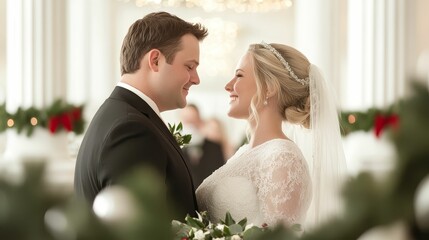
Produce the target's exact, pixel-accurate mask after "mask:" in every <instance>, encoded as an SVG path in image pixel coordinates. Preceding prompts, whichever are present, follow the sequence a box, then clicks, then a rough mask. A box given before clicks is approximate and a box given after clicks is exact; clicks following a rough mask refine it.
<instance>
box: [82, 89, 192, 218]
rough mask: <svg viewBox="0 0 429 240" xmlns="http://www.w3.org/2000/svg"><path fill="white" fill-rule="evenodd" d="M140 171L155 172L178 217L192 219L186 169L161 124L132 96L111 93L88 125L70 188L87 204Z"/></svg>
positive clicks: (137, 98)
mask: <svg viewBox="0 0 429 240" xmlns="http://www.w3.org/2000/svg"><path fill="white" fill-rule="evenodd" d="M141 165H143V166H144V165H149V166H152V167H153V168H155V169H156V170H157V171H158V173H159V174H160V175H161V177H162V179H164V182H165V184H166V189H167V196H168V199H167V200H168V201H170V202H172V203H173V204H175V205H174V207H176V209H177V211H176V214H180V215H179V216H177V217H180V218H183V217H185V215H186V214H187V213H189V214H190V215H192V216H195V211H196V210H197V209H198V208H197V202H196V199H195V193H194V192H195V191H194V187H193V183H192V177H191V174H190V172H189V168H188V166H187V164H186V162H185V160H184V158H183V156H182V151H181V149H180V147H179V146H178V144H177V142H176V141H175V139H174V137H173V136H172V134H171V133H170V132H169V130H168V128H167V126H166V125H165V123H164V122H163V121H162V120H161V119H160V117H159V116H158V115H157V114H156V113H155V112H154V111H153V109H152V108H151V107H150V106H149V105H148V104H147V103H146V102H145V101H143V100H142V99H141V98H140V97H139V96H137V95H136V94H134V93H133V92H131V91H129V90H127V89H124V88H122V87H116V88H115V89H114V91H113V92H112V94H111V95H110V97H109V98H108V99H107V100H106V101H105V102H104V103H103V105H102V106H101V107H100V109H99V110H98V111H97V113H96V114H95V116H94V118H93V120H92V121H91V124H90V125H89V127H88V129H87V131H86V133H85V137H84V139H83V141H82V144H81V146H80V149H79V153H78V156H77V161H76V169H75V178H74V187H75V191H76V193H77V194H78V195H79V196H82V197H84V198H86V199H87V200H88V201H89V202H90V203H91V204H92V202H93V201H94V198H95V197H96V195H97V193H98V192H100V191H101V190H102V189H103V188H105V187H107V186H109V185H111V184H115V183H116V182H117V181H118V179H120V177H121V176H123V175H124V174H126V173H127V172H129V171H130V170H133V169H135V168H136V167H138V166H141Z"/></svg>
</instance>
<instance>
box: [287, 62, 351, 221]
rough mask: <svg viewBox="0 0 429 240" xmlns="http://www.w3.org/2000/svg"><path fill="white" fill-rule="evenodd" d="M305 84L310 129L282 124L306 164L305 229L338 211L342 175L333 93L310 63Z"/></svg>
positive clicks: (344, 171)
mask: <svg viewBox="0 0 429 240" xmlns="http://www.w3.org/2000/svg"><path fill="white" fill-rule="evenodd" d="M309 87H310V104H311V105H310V109H311V110H310V118H311V124H310V129H305V128H303V127H301V126H298V125H292V124H288V123H285V125H284V127H283V129H284V131H285V133H286V134H287V136H288V137H290V138H291V139H292V140H293V141H294V142H295V143H296V144H297V145H298V147H299V148H300V149H301V151H302V153H303V155H304V157H305V158H306V160H307V163H308V165H309V167H310V174H311V177H312V192H313V199H312V201H311V205H310V208H309V210H308V213H307V220H306V223H305V228H311V227H312V226H317V225H318V224H320V223H322V222H324V221H325V220H327V219H329V218H330V217H332V216H334V215H337V214H339V213H340V211H341V209H342V200H341V195H340V190H341V186H342V184H343V183H344V180H345V176H346V161H345V156H344V151H343V146H342V141H341V133H340V125H339V119H338V113H337V105H336V101H335V97H334V93H333V91H332V88H330V87H329V86H328V84H327V82H326V81H325V79H324V78H323V76H322V74H321V73H320V71H319V69H318V67H316V66H315V65H313V64H312V65H311V66H310V83H309Z"/></svg>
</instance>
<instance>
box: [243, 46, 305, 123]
mask: <svg viewBox="0 0 429 240" xmlns="http://www.w3.org/2000/svg"><path fill="white" fill-rule="evenodd" d="M270 45H271V46H272V47H273V48H275V49H276V50H277V51H278V52H279V53H280V54H281V55H282V56H283V58H284V59H285V60H286V61H287V62H288V63H289V66H290V67H291V68H292V71H293V72H294V73H295V74H296V76H298V78H301V79H304V78H306V77H308V76H309V68H310V62H309V61H308V59H307V58H306V57H305V56H304V55H303V54H302V53H301V52H299V51H298V50H296V49H295V48H292V47H289V46H286V45H282V44H274V43H273V44H270ZM248 52H249V53H250V56H251V58H252V61H253V65H254V69H253V70H254V75H255V79H256V86H257V90H256V95H255V96H254V97H253V99H252V103H251V106H250V108H251V109H250V111H251V114H250V118H254V119H256V122H257V121H258V114H257V111H256V106H261V105H260V104H262V103H263V102H264V101H265V99H266V97H267V91H268V89H270V91H273V92H275V95H274V96H273V97H276V98H277V100H278V111H279V113H280V114H281V115H282V116H283V118H284V119H285V120H286V121H288V122H290V123H292V124H299V125H302V126H304V127H305V128H310V99H309V95H310V90H309V86H308V84H306V85H302V84H301V83H299V82H297V81H295V80H294V79H293V78H291V77H290V73H289V71H288V70H287V69H286V68H285V67H284V66H283V64H282V63H281V62H280V60H279V59H278V58H277V57H276V56H275V55H274V54H273V53H272V52H271V51H270V50H269V49H267V48H265V47H264V46H263V45H261V44H252V45H250V46H249V49H248ZM268 101H269V99H268Z"/></svg>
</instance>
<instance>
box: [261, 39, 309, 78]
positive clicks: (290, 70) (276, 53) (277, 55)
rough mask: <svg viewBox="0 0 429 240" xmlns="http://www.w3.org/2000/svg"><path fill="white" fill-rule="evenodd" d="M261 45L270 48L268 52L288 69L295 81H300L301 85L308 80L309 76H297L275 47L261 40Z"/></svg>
mask: <svg viewBox="0 0 429 240" xmlns="http://www.w3.org/2000/svg"><path fill="white" fill-rule="evenodd" d="M261 45H262V46H263V47H264V48H266V49H268V50H270V52H272V53H273V54H274V55H275V56H276V57H277V59H279V60H280V62H281V63H282V64H283V66H284V67H285V68H286V69H287V70H288V72H289V74H290V76H291V77H292V78H293V79H294V80H295V81H297V82H299V83H301V84H302V85H306V84H308V83H309V82H310V78H309V77H306V78H299V77H298V76H296V74H295V73H294V72H293V70H292V68H291V67H290V66H289V63H288V62H286V60H285V59H284V58H283V56H282V55H281V54H280V53H279V51H277V50H276V49H275V48H273V46H271V45H270V44H268V43H266V42H261Z"/></svg>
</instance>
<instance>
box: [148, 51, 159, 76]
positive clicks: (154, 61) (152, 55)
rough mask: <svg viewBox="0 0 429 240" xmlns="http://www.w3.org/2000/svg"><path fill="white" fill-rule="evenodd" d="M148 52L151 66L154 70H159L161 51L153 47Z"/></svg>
mask: <svg viewBox="0 0 429 240" xmlns="http://www.w3.org/2000/svg"><path fill="white" fill-rule="evenodd" d="M147 54H148V59H149V68H150V69H151V70H152V71H154V72H158V71H159V65H158V64H159V59H160V57H161V52H160V51H159V50H158V49H152V50H150V51H149V52H148V53H147Z"/></svg>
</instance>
